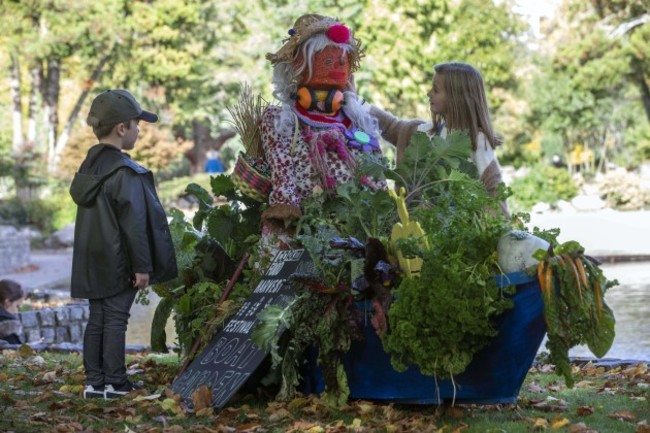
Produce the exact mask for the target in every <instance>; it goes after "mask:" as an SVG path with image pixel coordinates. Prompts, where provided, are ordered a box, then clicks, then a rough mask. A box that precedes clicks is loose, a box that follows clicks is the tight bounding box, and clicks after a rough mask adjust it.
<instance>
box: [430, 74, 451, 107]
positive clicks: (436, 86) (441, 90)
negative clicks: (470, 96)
mask: <svg viewBox="0 0 650 433" xmlns="http://www.w3.org/2000/svg"><path fill="white" fill-rule="evenodd" d="M443 80H444V77H443V76H441V75H438V74H436V75H434V76H433V83H432V85H431V90H429V93H427V96H428V97H429V108H430V109H431V114H440V115H443V116H444V114H445V112H446V111H447V94H446V93H445V87H444V81H443Z"/></svg>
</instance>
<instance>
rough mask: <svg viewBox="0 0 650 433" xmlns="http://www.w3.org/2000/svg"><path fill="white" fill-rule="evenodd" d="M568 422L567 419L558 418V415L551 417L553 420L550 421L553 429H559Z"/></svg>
mask: <svg viewBox="0 0 650 433" xmlns="http://www.w3.org/2000/svg"><path fill="white" fill-rule="evenodd" d="M567 424H569V420H568V419H566V418H560V417H555V418H553V421H551V428H552V429H553V430H559V429H561V428H562V427H564V426H565V425H567Z"/></svg>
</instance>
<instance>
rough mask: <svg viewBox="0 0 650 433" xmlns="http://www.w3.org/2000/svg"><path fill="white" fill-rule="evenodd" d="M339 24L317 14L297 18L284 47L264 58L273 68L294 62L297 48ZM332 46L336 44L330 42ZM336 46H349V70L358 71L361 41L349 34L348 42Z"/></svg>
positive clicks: (361, 54)
mask: <svg viewBox="0 0 650 433" xmlns="http://www.w3.org/2000/svg"><path fill="white" fill-rule="evenodd" d="M336 24H341V22H339V20H338V19H334V18H330V17H326V16H323V15H318V14H307V15H302V16H300V17H298V19H297V20H296V22H295V23H294V25H293V28H292V31H293V32H294V33H293V34H292V35H291V37H289V38H288V39H285V40H284V45H283V46H282V47H281V48H280V49H279V50H278V51H277V52H275V53H267V54H266V58H267V59H268V60H269V61H270V62H271V64H273V65H274V66H275V65H277V64H278V63H283V62H286V63H292V62H293V61H294V60H296V57H297V54H298V48H299V47H300V46H301V45H302V44H304V43H305V42H306V41H308V40H309V39H310V38H311V37H313V36H314V35H318V34H324V33H325V32H326V31H327V30H328V29H329V28H330V27H331V26H333V25H336ZM332 43H333V44H334V45H337V44H336V43H334V42H332ZM338 45H350V46H351V47H352V50H350V51H349V52H348V54H349V56H350V69H351V71H352V72H354V71H356V70H357V69H359V65H360V63H361V57H363V52H362V50H361V41H360V40H359V39H357V38H355V37H354V35H353V33H352V32H350V39H349V40H348V42H346V43H343V44H338Z"/></svg>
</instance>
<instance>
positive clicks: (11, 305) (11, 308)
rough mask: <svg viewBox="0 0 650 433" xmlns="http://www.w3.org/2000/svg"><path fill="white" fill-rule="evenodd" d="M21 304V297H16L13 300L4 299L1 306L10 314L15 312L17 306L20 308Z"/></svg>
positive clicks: (16, 311)
mask: <svg viewBox="0 0 650 433" xmlns="http://www.w3.org/2000/svg"><path fill="white" fill-rule="evenodd" d="M22 304H23V298H20V299H16V300H15V301H10V300H9V299H5V302H4V305H3V307H4V309H5V310H7V312H8V313H10V314H17V313H18V308H20V306H21V305H22Z"/></svg>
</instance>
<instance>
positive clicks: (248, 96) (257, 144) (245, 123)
mask: <svg viewBox="0 0 650 433" xmlns="http://www.w3.org/2000/svg"><path fill="white" fill-rule="evenodd" d="M267 106H268V103H267V102H266V101H265V100H264V99H263V98H262V97H261V96H260V95H257V96H255V95H253V91H252V89H251V87H250V85H248V84H247V83H246V84H242V89H241V94H240V97H239V103H238V104H237V105H235V106H233V107H230V106H229V107H227V110H228V112H229V113H230V116H231V117H232V119H233V122H232V123H233V126H234V127H235V130H236V131H237V133H238V134H239V136H240V137H241V141H242V144H243V145H244V148H245V149H246V153H247V154H248V155H251V156H256V157H261V156H262V155H263V151H262V138H261V136H260V128H259V126H260V121H261V119H262V114H263V113H264V110H266V107H267Z"/></svg>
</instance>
